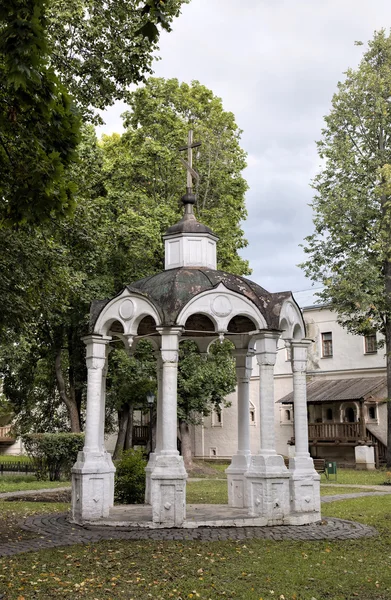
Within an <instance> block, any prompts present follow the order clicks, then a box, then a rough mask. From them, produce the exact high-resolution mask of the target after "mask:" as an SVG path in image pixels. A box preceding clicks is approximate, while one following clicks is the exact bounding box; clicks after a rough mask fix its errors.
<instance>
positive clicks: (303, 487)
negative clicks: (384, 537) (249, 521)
mask: <svg viewBox="0 0 391 600" xmlns="http://www.w3.org/2000/svg"><path fill="white" fill-rule="evenodd" d="M310 344H311V340H300V341H296V340H291V348H292V359H291V364H292V371H293V405H294V429H295V449H296V450H295V456H294V457H293V458H290V459H289V470H290V474H291V481H290V490H291V516H290V520H289V522H290V523H292V524H295V525H302V524H305V523H312V522H314V521H318V520H319V519H320V483H319V482H320V475H318V473H317V472H316V471H315V469H314V463H313V460H312V458H311V456H310V453H309V450H308V418H307V349H308V346H309V345H310Z"/></svg>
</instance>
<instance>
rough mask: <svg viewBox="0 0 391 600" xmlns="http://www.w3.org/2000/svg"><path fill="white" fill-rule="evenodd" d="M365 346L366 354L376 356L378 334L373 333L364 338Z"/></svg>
mask: <svg viewBox="0 0 391 600" xmlns="http://www.w3.org/2000/svg"><path fill="white" fill-rule="evenodd" d="M364 344H365V354H374V353H375V352H377V341H376V333H371V335H366V336H365V337H364Z"/></svg>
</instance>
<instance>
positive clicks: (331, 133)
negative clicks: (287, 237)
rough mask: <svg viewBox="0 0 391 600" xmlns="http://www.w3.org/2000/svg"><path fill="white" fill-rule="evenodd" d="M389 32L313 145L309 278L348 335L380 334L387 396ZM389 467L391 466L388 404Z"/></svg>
mask: <svg viewBox="0 0 391 600" xmlns="http://www.w3.org/2000/svg"><path fill="white" fill-rule="evenodd" d="M390 98H391V36H390V35H388V36H387V35H386V33H385V31H384V30H382V31H380V32H377V33H375V36H374V39H373V40H372V41H371V42H369V48H368V50H367V52H366V53H365V54H364V57H363V59H362V61H361V63H360V66H359V68H358V69H357V70H356V71H353V70H351V69H350V70H348V71H347V74H346V80H345V81H344V82H343V83H339V84H338V93H336V94H335V95H334V97H333V101H332V110H331V112H330V114H329V115H328V116H327V117H325V121H326V127H325V129H324V130H323V132H322V133H323V138H322V140H321V141H320V142H319V143H318V149H319V155H320V157H321V158H322V160H323V163H324V166H323V169H322V171H321V172H320V173H319V175H318V176H317V177H316V178H315V180H314V182H313V187H314V189H315V191H316V195H315V198H314V201H313V208H314V212H315V217H314V224H315V233H313V234H312V235H311V236H309V237H307V238H306V242H307V246H306V248H305V251H306V252H307V254H309V255H310V259H309V260H308V261H306V262H305V263H304V264H303V265H302V266H303V268H304V270H305V273H306V275H307V276H309V277H311V278H312V279H313V280H316V281H321V282H322V283H323V284H324V286H325V287H324V290H323V292H322V293H321V294H319V295H320V296H321V298H322V300H323V301H325V302H329V303H330V305H331V307H332V308H334V309H335V310H336V312H337V313H338V319H339V322H340V323H341V324H342V325H344V326H345V327H347V329H348V330H349V331H350V332H351V333H356V334H361V335H363V334H369V333H372V332H373V331H379V332H380V333H382V334H383V335H384V337H385V344H386V357H387V381H388V383H387V385H388V397H389V398H391V210H390V206H391V205H390V194H391V186H390V181H391V179H390V175H391V105H390ZM388 440H389V442H388V449H387V464H388V465H389V466H390V465H391V403H390V402H389V403H388Z"/></svg>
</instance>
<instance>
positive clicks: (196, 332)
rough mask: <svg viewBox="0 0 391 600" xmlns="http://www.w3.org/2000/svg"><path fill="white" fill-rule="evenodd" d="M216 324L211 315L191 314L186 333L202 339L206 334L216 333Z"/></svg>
mask: <svg viewBox="0 0 391 600" xmlns="http://www.w3.org/2000/svg"><path fill="white" fill-rule="evenodd" d="M215 331H216V324H215V323H214V322H213V320H212V319H211V317H210V316H209V315H206V314H205V313H193V314H191V315H190V316H189V317H188V319H187V320H186V323H185V331H184V333H185V334H186V333H187V332H188V333H190V334H191V336H192V337H200V336H203V335H205V334H206V333H215Z"/></svg>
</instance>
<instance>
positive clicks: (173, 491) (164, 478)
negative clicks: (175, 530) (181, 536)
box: [150, 455, 187, 527]
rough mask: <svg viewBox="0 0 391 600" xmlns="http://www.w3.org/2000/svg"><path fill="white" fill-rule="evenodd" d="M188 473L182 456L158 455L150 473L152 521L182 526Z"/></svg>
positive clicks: (161, 524) (184, 516)
mask: <svg viewBox="0 0 391 600" xmlns="http://www.w3.org/2000/svg"><path fill="white" fill-rule="evenodd" d="M186 479H187V473H186V469H185V466H184V464H183V458H182V457H181V456H179V455H178V456H164V455H158V456H157V457H156V460H155V466H154V469H153V471H152V473H151V475H150V503H151V504H152V521H153V523H155V524H157V525H160V526H162V527H181V526H182V525H183V522H184V520H185V518H186Z"/></svg>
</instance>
